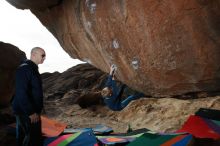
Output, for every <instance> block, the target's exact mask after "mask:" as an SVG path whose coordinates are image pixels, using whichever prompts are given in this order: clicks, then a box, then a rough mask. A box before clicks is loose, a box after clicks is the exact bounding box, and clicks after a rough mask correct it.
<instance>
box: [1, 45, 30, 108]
mask: <svg viewBox="0 0 220 146" xmlns="http://www.w3.org/2000/svg"><path fill="white" fill-rule="evenodd" d="M25 58H26V55H25V53H24V52H22V51H21V50H19V49H18V48H17V47H15V46H13V45H11V44H7V43H3V42H0V106H7V105H8V104H9V101H10V99H11V97H12V95H13V93H14V88H15V86H14V81H15V71H16V68H17V67H18V65H19V63H20V62H21V61H22V60H23V59H25Z"/></svg>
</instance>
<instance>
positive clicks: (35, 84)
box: [12, 60, 43, 115]
mask: <svg viewBox="0 0 220 146" xmlns="http://www.w3.org/2000/svg"><path fill="white" fill-rule="evenodd" d="M15 82H16V87H15V95H14V99H13V101H12V108H13V111H14V113H15V114H24V115H31V114H33V113H41V111H42V108H43V90H42V81H41V77H40V74H39V71H38V66H37V65H36V64H35V63H34V62H32V61H31V60H25V61H24V62H23V63H22V64H21V65H20V66H19V67H18V69H17V71H16V80H15Z"/></svg>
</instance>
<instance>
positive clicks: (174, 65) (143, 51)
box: [8, 0, 220, 97]
mask: <svg viewBox="0 0 220 146" xmlns="http://www.w3.org/2000/svg"><path fill="white" fill-rule="evenodd" d="M8 1H9V0H8ZM12 1H14V2H19V0H12ZM23 1H25V0H23ZM27 1H30V0H26V2H27ZM31 2H35V1H34V0H32V1H31ZM39 3H40V1H39ZM42 4H43V3H42ZM27 8H30V9H31V8H32V7H30V6H28V5H27ZM31 11H32V12H33V13H34V14H35V15H36V16H37V17H38V18H39V19H40V21H41V22H42V24H43V25H44V26H46V27H47V28H48V30H49V31H50V32H51V33H53V35H54V36H55V37H56V38H57V39H58V41H59V42H60V44H61V46H62V47H63V48H64V50H65V51H66V52H67V53H68V54H69V55H70V56H72V57H73V58H78V59H81V60H83V61H86V62H88V63H90V64H92V65H93V66H96V67H97V68H99V69H101V70H103V71H105V72H108V69H109V66H110V64H112V63H114V64H116V65H117V67H118V72H117V77H118V79H119V80H120V81H122V82H124V83H126V84H127V85H129V86H131V87H132V88H134V89H136V90H139V91H142V92H144V93H145V94H148V95H153V96H159V97H168V96H174V95H180V94H184V93H189V92H199V91H215V90H219V89H220V49H219V48H220V27H219V26H220V0H188V1H186V0H178V1H173V0H166V1H162V0H157V1H153V0H138V1H137V0H118V1H112V0H100V1H98V0H63V1H62V2H61V3H60V4H59V5H56V6H54V7H50V8H47V9H44V10H37V9H31Z"/></svg>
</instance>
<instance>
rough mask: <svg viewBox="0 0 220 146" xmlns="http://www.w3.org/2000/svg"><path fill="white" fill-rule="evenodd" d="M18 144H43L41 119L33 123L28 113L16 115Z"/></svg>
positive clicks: (40, 145)
mask: <svg viewBox="0 0 220 146" xmlns="http://www.w3.org/2000/svg"><path fill="white" fill-rule="evenodd" d="M16 141H17V146H42V145H43V141H42V132H41V121H39V122H37V123H31V120H30V118H29V117H28V116H26V115H16Z"/></svg>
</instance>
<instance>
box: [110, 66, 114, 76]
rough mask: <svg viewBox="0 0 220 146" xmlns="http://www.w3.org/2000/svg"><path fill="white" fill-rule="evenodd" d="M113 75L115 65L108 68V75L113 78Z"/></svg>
mask: <svg viewBox="0 0 220 146" xmlns="http://www.w3.org/2000/svg"><path fill="white" fill-rule="evenodd" d="M114 73H115V65H114V64H112V65H111V67H110V73H109V74H110V75H111V76H114Z"/></svg>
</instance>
